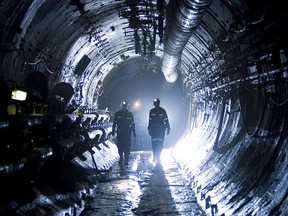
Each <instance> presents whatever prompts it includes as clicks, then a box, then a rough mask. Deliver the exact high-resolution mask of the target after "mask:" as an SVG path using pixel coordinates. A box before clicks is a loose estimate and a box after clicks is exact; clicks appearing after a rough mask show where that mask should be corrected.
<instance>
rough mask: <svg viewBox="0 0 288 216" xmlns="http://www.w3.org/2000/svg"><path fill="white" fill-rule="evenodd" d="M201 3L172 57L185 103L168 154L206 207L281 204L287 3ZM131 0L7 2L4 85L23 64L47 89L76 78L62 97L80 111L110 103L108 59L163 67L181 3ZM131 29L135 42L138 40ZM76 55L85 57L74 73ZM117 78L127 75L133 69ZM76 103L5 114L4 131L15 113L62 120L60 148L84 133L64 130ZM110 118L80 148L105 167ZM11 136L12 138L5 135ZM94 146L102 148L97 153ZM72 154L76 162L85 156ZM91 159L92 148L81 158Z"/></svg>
mask: <svg viewBox="0 0 288 216" xmlns="http://www.w3.org/2000/svg"><path fill="white" fill-rule="evenodd" d="M159 2H162V3H163V5H161V4H160V5H159ZM183 2H186V3H188V2H190V3H195V4H196V3H199V4H200V3H201V1H198V2H196V1H183ZM203 2H205V1H203ZM206 2H207V8H206V9H207V11H206V12H205V14H203V17H201V20H199V23H197V25H198V24H199V26H197V28H196V29H195V30H194V32H193V34H191V36H190V37H187V38H186V39H187V40H186V41H187V43H185V44H186V45H185V46H184V47H180V48H181V52H180V53H181V54H182V56H181V57H180V55H177V56H176V58H177V69H176V64H175V65H174V64H173V68H174V69H173V73H174V72H176V71H177V74H178V80H177V81H179V82H182V87H183V89H182V90H183V92H182V93H183V94H182V95H180V97H184V98H186V99H188V102H189V105H188V108H187V110H188V113H187V116H188V118H187V125H186V124H185V127H184V129H183V133H182V134H181V137H180V138H179V140H178V141H177V143H176V144H175V146H173V148H172V152H173V156H174V158H175V159H176V161H177V162H178V164H179V167H180V168H181V169H182V170H183V173H184V174H185V176H186V177H187V179H189V181H190V184H191V189H192V190H193V191H194V192H195V194H196V195H197V199H198V200H199V203H200V205H201V206H202V207H203V209H205V211H206V213H207V214H208V215H210V214H216V213H217V214H218V215H286V214H287V211H288V208H287V206H288V204H287V202H288V200H287V187H288V184H287V182H288V181H287V178H288V176H287V161H288V159H287V154H286V151H287V111H286V110H287V107H286V106H287V42H286V38H287V30H286V27H285V24H286V22H287V12H286V11H285V10H284V8H285V7H283V5H282V3H273V2H272V1H264V2H261V1H254V2H244V1H232V2H231V1H220V0H219V1H215V0H214V1H212V2H211V4H210V1H206ZM138 3H139V4H138ZM138 3H135V4H132V2H130V1H113V2H112V1H104V0H103V1H101V2H88V1H78V0H76V1H72V0H71V1H30V2H25V3H24V2H21V3H19V2H18V1H14V0H9V1H6V2H2V3H1V7H0V13H1V14H2V15H3V17H4V18H5V19H3V20H2V21H1V27H0V29H1V37H0V43H1V46H0V47H1V49H0V59H1V71H0V73H1V76H3V77H4V81H7V84H8V86H9V88H12V87H13V88H15V87H20V86H21V83H25V80H26V78H27V77H28V76H29V74H31V73H33V72H35V71H39V72H40V73H42V74H43V75H44V76H45V77H46V78H47V85H48V90H49V93H51V92H52V90H53V87H54V86H56V85H57V84H58V83H62V82H63V83H67V84H69V85H71V86H72V88H73V89H74V90H75V94H74V96H73V98H72V100H71V101H69V108H70V109H74V108H75V107H76V108H77V109H76V110H77V111H79V113H81V112H82V111H83V112H87V113H84V114H91V113H92V114H93V112H95V113H97V114H100V115H101V114H103V112H104V113H105V111H103V110H104V109H105V107H104V108H103V110H102V108H101V109H99V107H101V106H102V105H103V104H105V103H108V102H109V98H112V93H111V94H109V96H107V95H106V99H103V100H102V99H101V97H102V98H104V95H105V93H106V92H105V89H106V88H110V87H111V86H109V85H110V84H109V82H105V80H109V78H110V76H111V71H112V70H116V74H117V69H119V68H121V66H122V65H123V64H129V62H130V63H131V62H133V61H134V60H135V61H138V60H137V59H140V61H142V62H144V63H143V65H145V70H146V71H147V73H148V72H149V73H150V72H151V73H152V74H153V73H159V69H160V67H161V63H162V62H161V61H162V60H164V63H165V59H163V58H165V54H166V52H165V49H167V47H168V48H170V49H171V50H170V51H171V52H173V53H174V52H175V49H174V48H175V47H173V46H174V45H175V43H173V40H172V41H171V37H170V38H169V31H168V30H169V29H171V27H172V29H173V24H174V23H175V20H173V16H170V17H169V16H168V14H169V13H171V11H176V10H175V9H176V8H177V7H178V6H179V5H178V4H179V2H178V1H168V2H167V1H166V2H165V3H164V2H163V1H140V2H138ZM132 9H135V10H134V11H133V10H132ZM173 9H174V10H173ZM134 12H135V13H134ZM145 12H147V14H150V15H151V14H152V15H153V16H148V15H147V14H145ZM160 15H161V16H160ZM162 18H163V19H164V24H163V26H162V28H163V29H161V28H160V27H161V25H160V24H161V21H162ZM151 23H152V25H151ZM135 26H136V28H135ZM112 27H114V28H112ZM162 30H163V32H164V35H161V31H162ZM115 33H116V34H115ZM135 34H138V36H139V37H138V38H140V40H141V41H137V40H136V37H135ZM175 35H176V36H177V33H174V37H172V38H174V39H175ZM178 36H180V35H178ZM140 42H141V43H140ZM167 43H168V44H167ZM136 45H137V46H138V45H140V50H141V52H139V50H137V52H136V50H135V46H136ZM153 47H154V49H153ZM177 48H178V47H177ZM182 48H183V50H182ZM83 56H88V57H89V60H91V61H89V64H87V65H86V67H84V68H82V69H81V72H79V71H78V72H77V73H75V68H77V64H78V63H79V62H81V58H82V57H83ZM166 57H167V56H166ZM167 58H169V56H168V57H167ZM159 59H160V60H159ZM178 61H179V62H178ZM174 66H175V67H174ZM78 68H79V67H78ZM118 72H120V69H119V71H118ZM116 77H117V75H115V77H114V79H119V80H121V82H123V85H127V80H129V79H124V78H123V77H121V75H118V77H117V78H116ZM126 78H127V77H126ZM9 80H10V81H9ZM125 80H126V82H125ZM8 81H9V82H8ZM102 84H103V85H102ZM101 88H104V91H103V92H102V91H101V90H99V89H101ZM162 88H163V86H162ZM163 89H165V88H163ZM116 91H117V90H116ZM102 93H104V95H103V94H102ZM42 95H45V94H42ZM44 97H45V96H44ZM167 97H168V96H167ZM186 99H185V100H186ZM105 100H107V101H105ZM120 100H121V99H120V98H119V101H120ZM167 100H169V99H167ZM164 101H165V100H164ZM34 102H35V101H34ZM45 102H46V101H45V98H41V99H40V100H37V103H38V104H37V105H39V107H41V106H42V105H41V104H42V103H43V104H45ZM115 103H116V102H115ZM117 103H119V102H117ZM61 105H63V104H61ZM65 105H67V104H65ZM149 106H150V105H149ZM39 107H37V109H36V110H38V108H39ZM39 110H41V109H40V108H39ZM183 110H185V109H183ZM54 111H55V110H54ZM113 111H115V110H113ZM55 112H56V111H55ZM79 113H77V114H75V113H73V114H71V113H69V115H64V116H65V117H63V116H62V115H61V114H60V115H58V113H54V114H55V116H54V117H52V118H50V117H43V118H42V116H41V117H40V116H37V117H36V118H34V117H31V116H30V117H31V119H30V117H29V114H31V113H28V116H26V114H25V113H24V115H23V116H20V120H19V119H17V118H18V117H19V116H17V115H15V116H12V117H11V116H9V118H7V119H6V117H5V118H4V117H3V116H2V115H1V116H2V118H1V134H2V135H3V137H7V136H10V135H11V134H9V133H8V134H6V130H8V131H9V128H10V127H11V128H12V126H11V125H13V122H14V121H16V122H19V121H20V122H21V126H23V125H24V126H23V127H28V128H29V129H31V128H32V130H33V131H34V129H35V128H36V127H38V126H39V125H40V123H39V122H42V121H43V122H44V123H45V122H46V121H48V122H50V123H52V124H54V123H55V124H56V125H57V127H56V128H58V127H59V128H60V129H59V131H57V133H56V134H57V135H59V137H57V138H59V139H58V140H57V141H58V142H59V143H58V144H59V145H60V146H61V143H64V144H63V145H62V147H65V148H67V147H69V146H70V144H71V142H72V143H74V142H75V143H82V142H84V140H82V137H77V138H76V137H72V138H71V137H69V136H70V134H69V130H64V126H65V127H66V126H67V125H68V126H69V127H68V128H69V129H70V130H71V131H74V130H75V131H77V129H76V127H77V125H78V123H79V121H80V120H78V118H77V115H78V114H79ZM36 114H38V113H36ZM39 114H41V115H42V114H43V113H39ZM110 114H111V113H109V117H110ZM168 114H169V113H168ZM67 116H70V117H67ZM112 116H113V115H112ZM10 117H11V118H10ZM74 117H75V118H74ZM67 118H68V121H66V120H67ZM69 118H70V120H71V121H69ZM27 119H28V120H27ZM185 120H186V119H185ZM109 121H110V120H109V119H107V120H104V122H98V123H97V126H99V127H101V128H102V129H101V133H102V134H104V135H103V136H102V140H98V141H97V142H100V143H99V145H97V147H98V148H96V147H93V151H92V150H91V149H90V151H89V150H87V149H83V152H85V154H87V155H85V157H86V158H89V157H90V155H91V152H92V153H93V152H95V154H96V155H97V156H96V155H95V158H97V159H98V160H99V161H98V162H99V163H98V168H99V169H102V168H103V169H109V167H110V166H111V165H112V164H113V162H114V161H115V160H117V156H115V155H114V153H115V149H114V148H111V149H110V150H111V152H109V148H108V147H107V146H110V145H111V146H113V143H110V140H109V139H108V135H109V132H110V123H109ZM27 122H28V124H26V123H27ZM22 123H23V125H22ZM62 124H63V125H62ZM27 125H28V126H27ZM14 126H15V125H14ZM14 126H13V127H14ZM19 126H20V124H19ZM41 126H42V125H41ZM43 127H44V125H43ZM45 127H46V125H45ZM172 128H173V126H172ZM90 129H91V131H93V129H94V128H93V127H92V126H91V128H90ZM60 130H62V131H60ZM20 131H21V130H20ZM63 135H65V136H66V135H67V137H65V136H64V138H63V137H62V136H63ZM43 136H44V135H43ZM60 137H61V139H60ZM37 138H38V137H37ZM103 140H105V141H104V142H103ZM86 141H87V140H86ZM88 141H89V144H90V143H91V142H92V140H88ZM106 141H107V142H108V144H107V143H106ZM8 145H9V142H8V143H7V142H6V141H5V142H4V143H3V146H8ZM53 146H54V147H55V149H54V150H55V151H54V152H56V155H57V156H59V157H63V152H62V151H61V150H60V148H61V147H59V146H57V143H56V142H55V143H53ZM99 149H100V150H99ZM6 150H7V149H5V152H9V151H6ZM38 150H39V151H38V152H37V153H39V152H41V150H43V151H44V153H43V155H42V156H43V157H48V156H49V154H50V151H49V149H42V148H39V149H38ZM81 151H82V150H81ZM45 152H46V153H47V154H45ZM99 152H100V153H103V152H106V153H105V154H106V155H108V156H107V157H104V159H103V158H101V154H100V153H99ZM11 154H13V152H11ZM33 155H36V153H35V154H33ZM37 155H38V154H37ZM40 155H41V154H40ZM14 157H15V160H16V159H17V158H16V156H15V154H13V157H12V156H11V157H10V158H9V155H8V156H7V157H6V155H5V160H3V159H2V161H1V167H2V168H3V169H2V170H7V169H8V168H7V167H10V165H11V164H13V162H14V161H12V158H13V159H14ZM109 157H110V158H109ZM2 158H3V157H2ZM69 159H71V158H70V157H69ZM27 160H28V158H27ZM74 160H76V161H78V162H76V163H80V164H81V162H80V161H81V159H79V158H77V157H76V159H75V158H74ZM11 161H12V162H11ZM23 163H24V162H23ZM7 164H8V165H7ZM94 165H95V161H93V160H92V159H91V161H89V162H88V163H87V164H85V165H84V166H88V167H89V166H92V167H93V166H94ZM10 168H11V167H10ZM10 168H9V169H8V170H13V169H15V170H17V169H18V168H19V167H13V166H12V168H11V169H10ZM15 170H14V171H15ZM4 176H5V177H6V174H5V175H4ZM4 186H5V185H4ZM216 209H217V212H216Z"/></svg>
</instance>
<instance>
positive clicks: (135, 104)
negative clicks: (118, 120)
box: [133, 101, 141, 109]
mask: <svg viewBox="0 0 288 216" xmlns="http://www.w3.org/2000/svg"><path fill="white" fill-rule="evenodd" d="M140 105H141V103H140V101H136V102H135V103H134V104H133V107H134V109H138V108H139V107H140Z"/></svg>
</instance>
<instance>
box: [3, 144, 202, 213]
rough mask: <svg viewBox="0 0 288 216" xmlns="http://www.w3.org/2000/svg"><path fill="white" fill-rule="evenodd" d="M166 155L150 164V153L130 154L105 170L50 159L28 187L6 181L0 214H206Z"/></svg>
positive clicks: (19, 180)
mask: <svg viewBox="0 0 288 216" xmlns="http://www.w3.org/2000/svg"><path fill="white" fill-rule="evenodd" d="M170 152H171V150H170V149H166V150H163V152H162V155H161V163H158V164H155V163H154V162H153V161H152V152H151V151H133V152H131V155H130V159H129V163H128V165H126V166H124V165H119V163H118V161H114V162H113V164H112V166H111V167H110V169H109V170H106V171H97V170H95V169H92V170H90V169H84V168H81V167H79V166H74V165H73V164H72V163H70V162H64V161H63V160H55V161H50V162H49V163H47V165H45V166H44V167H42V168H41V172H40V173H39V174H38V175H37V176H34V178H33V179H34V183H33V184H32V183H31V178H27V179H29V181H28V180H26V181H25V178H24V176H25V175H22V176H20V175H19V177H15V176H14V178H13V179H15V180H16V182H12V181H9V182H10V184H11V186H10V187H11V188H13V190H10V189H9V191H8V193H7V194H9V195H10V196H11V197H13V199H11V200H10V202H9V203H7V206H8V207H7V206H6V207H5V208H1V209H0V210H1V211H0V215H17V216H18V215H21V216H26V215H27V216H28V215H29V216H31V215H49V216H52V215H53V216H60V215H61V216H63V215H65V216H72V215H73V216H90V215H93V216H94V215H101V216H105V215H107V216H114V215H115V216H126V215H127V216H128V215H129V216H133V215H134V216H137V215H145V216H146V215H149V216H154V215H155V216H156V215H157V216H158V215H167V216H169V215H170V216H173V215H189V216H193V215H201V216H202V215H206V214H205V212H204V211H203V209H201V206H200V205H199V204H198V203H197V199H196V196H195V194H194V192H193V191H192V189H191V185H189V182H188V180H187V179H185V178H184V175H183V174H182V173H181V172H180V170H179V169H178V165H177V163H176V162H175V160H174V159H173V158H172V156H171V154H170ZM24 182H29V183H26V184H25V183H24ZM29 184H30V186H29ZM31 184H32V185H31ZM198 202H199V201H198ZM4 209H5V211H4ZM7 209H8V210H7ZM2 213H3V214H2Z"/></svg>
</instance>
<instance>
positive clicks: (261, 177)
mask: <svg viewBox="0 0 288 216" xmlns="http://www.w3.org/2000/svg"><path fill="white" fill-rule="evenodd" d="M251 92H253V94H251ZM275 99H276V98H273V96H272V95H270V94H269V93H263V92H257V91H256V90H255V89H254V90H252V89H250V90H249V91H245V94H241V97H238V96H236V95H235V96H234V97H233V98H226V99H225V100H223V101H222V104H221V105H219V106H214V105H213V104H194V103H193V102H192V109H191V117H190V119H191V122H190V124H189V126H190V128H188V129H187V130H186V135H184V136H183V138H182V139H181V140H180V141H179V143H178V145H177V146H176V147H175V148H174V150H173V155H174V157H175V158H176V160H177V161H178V162H179V164H180V166H181V167H182V168H183V170H184V172H185V173H186V174H187V177H188V178H189V180H190V181H191V187H192V188H193V190H194V191H195V192H196V193H197V194H198V198H199V200H202V201H201V202H202V205H203V208H204V209H209V210H208V211H210V210H211V212H214V213H216V212H217V211H218V213H219V214H220V215H221V214H225V215H279V214H280V215H281V214H286V213H285V212H287V209H286V205H287V196H286V192H285V191H286V190H287V183H286V181H287V174H286V171H287V154H286V152H287V136H286V135H285V134H286V131H287V116H286V114H285V112H286V111H285V106H284V103H281V101H279V102H277V101H276V100H275ZM189 126H188V127H189Z"/></svg>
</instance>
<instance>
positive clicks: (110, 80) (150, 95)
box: [98, 58, 189, 150]
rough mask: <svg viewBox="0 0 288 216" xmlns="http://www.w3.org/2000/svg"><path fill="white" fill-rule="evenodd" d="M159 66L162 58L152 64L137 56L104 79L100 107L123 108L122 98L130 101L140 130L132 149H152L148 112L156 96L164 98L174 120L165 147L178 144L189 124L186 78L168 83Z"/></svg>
mask: <svg viewBox="0 0 288 216" xmlns="http://www.w3.org/2000/svg"><path fill="white" fill-rule="evenodd" d="M159 68H160V60H158V62H156V63H155V65H150V64H149V63H147V62H146V61H143V59H142V58H134V59H131V60H128V61H126V62H124V63H122V64H121V65H119V66H118V67H117V68H115V69H114V70H112V71H111V72H110V74H109V76H108V77H107V78H106V79H105V80H104V83H103V85H104V86H105V89H104V92H103V94H102V96H101V97H99V99H98V103H99V108H100V109H103V110H104V109H108V110H110V111H112V112H116V111H117V110H119V109H120V108H121V107H120V102H121V100H123V99H126V100H127V101H128V102H129V109H130V110H131V111H132V112H133V114H134V117H135V122H136V130H137V137H136V140H135V143H134V145H132V150H151V144H150V136H149V135H148V132H147V126H148V115H149V110H150V109H151V108H152V107H153V99H154V98H156V97H157V98H160V100H161V106H162V107H164V108H165V109H166V110H167V113H168V117H169V121H170V124H171V134H170V135H169V136H168V137H167V139H166V140H165V145H164V147H165V148H170V147H172V146H174V145H175V144H176V142H177V141H178V139H179V138H180V137H181V135H182V133H183V132H184V130H185V127H186V124H187V119H188V112H189V98H188V96H187V95H186V93H185V91H184V89H183V86H182V85H183V84H182V81H181V79H178V81H176V82H175V83H168V82H167V81H166V80H165V77H164V75H163V73H162V72H161V70H160V69H159Z"/></svg>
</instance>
